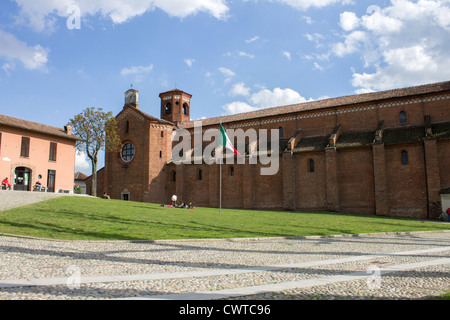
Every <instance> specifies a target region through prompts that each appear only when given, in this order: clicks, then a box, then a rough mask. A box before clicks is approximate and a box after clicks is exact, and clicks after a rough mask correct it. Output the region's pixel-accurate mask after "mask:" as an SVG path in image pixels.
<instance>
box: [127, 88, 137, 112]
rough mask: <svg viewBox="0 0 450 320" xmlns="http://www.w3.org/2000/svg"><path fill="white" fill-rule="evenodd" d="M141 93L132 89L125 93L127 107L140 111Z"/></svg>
mask: <svg viewBox="0 0 450 320" xmlns="http://www.w3.org/2000/svg"><path fill="white" fill-rule="evenodd" d="M138 98H139V91H137V90H134V89H130V90H128V91H127V92H125V105H126V106H132V107H135V108H137V109H139V99H138Z"/></svg>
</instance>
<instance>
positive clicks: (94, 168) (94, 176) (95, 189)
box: [92, 159, 97, 197]
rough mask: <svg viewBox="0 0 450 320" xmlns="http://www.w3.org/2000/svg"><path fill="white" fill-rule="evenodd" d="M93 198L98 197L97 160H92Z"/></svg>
mask: <svg viewBox="0 0 450 320" xmlns="http://www.w3.org/2000/svg"><path fill="white" fill-rule="evenodd" d="M92 196H94V197H96V196H97V159H92Z"/></svg>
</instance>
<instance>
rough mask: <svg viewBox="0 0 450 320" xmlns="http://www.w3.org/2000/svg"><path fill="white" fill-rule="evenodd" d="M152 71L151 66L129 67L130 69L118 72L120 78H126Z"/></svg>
mask: <svg viewBox="0 0 450 320" xmlns="http://www.w3.org/2000/svg"><path fill="white" fill-rule="evenodd" d="M152 70H153V65H152V64H151V65H149V66H134V67H130V68H123V69H122V71H121V72H120V74H121V75H122V76H127V75H130V74H132V75H134V74H144V73H149V72H150V71H152Z"/></svg>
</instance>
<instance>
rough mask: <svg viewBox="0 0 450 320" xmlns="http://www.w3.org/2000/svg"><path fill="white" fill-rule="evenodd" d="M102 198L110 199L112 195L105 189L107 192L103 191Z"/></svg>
mask: <svg viewBox="0 0 450 320" xmlns="http://www.w3.org/2000/svg"><path fill="white" fill-rule="evenodd" d="M102 198H103V199H108V200H110V199H111V197H110V196H108V194H107V193H106V191H105V192H103V196H102Z"/></svg>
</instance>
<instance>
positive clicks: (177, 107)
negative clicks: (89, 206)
mask: <svg viewBox="0 0 450 320" xmlns="http://www.w3.org/2000/svg"><path fill="white" fill-rule="evenodd" d="M160 98H161V106H160V110H161V114H160V117H159V118H157V117H153V116H151V115H149V114H147V113H145V112H143V111H142V110H141V108H140V106H139V103H138V102H139V101H138V92H137V91H135V90H129V91H127V93H126V97H125V106H124V108H123V110H122V111H121V112H120V113H119V114H118V115H117V123H118V127H119V133H120V136H121V139H122V144H123V148H122V150H121V152H107V153H106V155H105V167H104V168H103V169H102V170H101V171H99V179H98V180H99V182H98V183H99V185H98V189H97V190H98V191H99V193H100V192H102V191H106V192H107V193H108V194H109V195H110V196H111V198H113V199H123V200H131V201H141V202H152V203H161V204H169V203H170V202H171V201H170V199H171V196H172V195H173V194H176V195H177V196H178V200H179V201H180V202H181V201H183V202H186V203H193V204H194V205H196V206H205V207H218V206H219V203H220V195H221V196H222V199H221V202H222V206H223V207H224V208H243V209H277V210H278V209H285V210H306V211H315V212H320V211H334V212H348V213H360V214H368V215H384V216H402V217H412V218H420V219H433V220H434V219H436V218H437V217H438V216H439V214H440V212H441V211H442V209H444V210H445V209H446V208H443V201H442V200H441V199H442V197H443V194H445V193H446V192H445V190H449V187H450V161H449V159H450V82H441V83H435V84H429V85H422V86H416V87H410V88H404V89H397V90H390V91H385V92H377V93H369V94H362V95H353V96H346V97H340V98H332V99H326V100H320V101H314V102H307V103H301V104H297V105H290V106H284V107H276V108H269V109H263V110H259V111H255V112H250V113H243V114H237V115H231V116H223V117H217V118H210V119H204V120H201V126H202V132H206V131H207V130H209V129H216V130H218V129H219V126H220V124H222V125H223V127H224V128H225V129H235V130H236V129H242V130H244V131H245V130H249V129H254V130H261V129H267V130H272V129H275V130H277V132H279V135H280V137H279V158H278V160H279V169H278V171H277V173H276V174H273V175H261V174H260V172H261V171H260V169H261V167H263V166H264V165H262V164H259V163H257V164H250V163H249V161H246V162H245V164H237V163H233V164H223V166H219V165H217V164H213V165H209V164H207V163H204V162H200V163H198V162H196V164H175V163H174V161H172V160H173V159H172V149H173V147H174V145H175V143H176V142H175V141H173V135H174V132H175V131H176V130H177V129H184V130H187V131H189V132H190V133H191V134H192V135H194V134H195V132H194V129H195V124H196V123H197V124H198V122H194V121H191V119H190V111H191V110H190V108H191V99H192V96H191V95H190V94H188V93H186V92H183V91H181V90H178V89H174V90H171V91H168V92H164V93H161V94H160ZM194 147H195V146H194V145H192V148H194ZM202 147H203V148H204V147H205V145H204V144H203V145H202ZM252 151H253V149H252V147H251V145H250V143H248V144H247V145H246V146H245V155H243V157H245V158H246V159H248V157H249V154H250V153H252ZM256 152H257V151H256ZM220 168H221V170H222V179H221V183H222V187H221V188H220V185H219V183H220V182H219V181H220V176H219V170H220ZM220 189H221V192H220ZM445 203H447V202H445Z"/></svg>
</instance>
